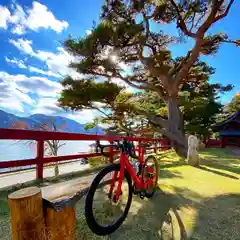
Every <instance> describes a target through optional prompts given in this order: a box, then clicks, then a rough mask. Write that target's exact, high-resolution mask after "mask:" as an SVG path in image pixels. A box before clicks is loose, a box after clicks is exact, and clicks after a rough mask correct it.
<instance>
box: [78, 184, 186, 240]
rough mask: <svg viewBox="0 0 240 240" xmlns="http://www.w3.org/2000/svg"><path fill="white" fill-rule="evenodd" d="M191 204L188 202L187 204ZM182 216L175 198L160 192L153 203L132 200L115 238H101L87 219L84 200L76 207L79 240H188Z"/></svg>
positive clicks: (113, 235)
mask: <svg viewBox="0 0 240 240" xmlns="http://www.w3.org/2000/svg"><path fill="white" fill-rule="evenodd" d="M189 202H190V200H189V201H185V202H184V203H185V204H188V203H189ZM180 215H181V213H179V208H178V205H177V203H176V201H175V199H174V198H173V196H172V195H170V194H166V193H164V192H163V191H161V190H160V189H159V190H157V191H156V193H155V195H154V196H153V198H152V199H146V198H145V199H144V200H142V199H140V198H139V197H136V196H135V197H134V198H133V203H132V205H131V208H130V211H129V213H128V216H127V218H126V219H125V221H124V223H123V225H122V226H121V227H120V228H119V229H118V230H117V231H115V232H114V233H113V234H111V235H108V236H104V237H100V236H97V235H94V234H93V233H92V232H91V230H90V229H89V228H88V226H87V224H86V220H85V217H84V199H82V200H81V203H80V202H79V203H78V204H77V221H78V224H77V226H78V231H77V232H78V234H77V236H78V237H77V239H78V240H83V239H108V240H121V239H128V240H131V239H138V240H145V239H151V240H159V239H161V240H170V239H179V240H185V239H187V232H186V229H185V226H184V223H183V221H182V218H181V216H180Z"/></svg>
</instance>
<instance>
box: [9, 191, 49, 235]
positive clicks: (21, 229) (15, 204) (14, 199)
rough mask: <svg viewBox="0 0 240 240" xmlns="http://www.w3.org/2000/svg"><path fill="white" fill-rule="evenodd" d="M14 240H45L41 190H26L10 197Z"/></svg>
mask: <svg viewBox="0 0 240 240" xmlns="http://www.w3.org/2000/svg"><path fill="white" fill-rule="evenodd" d="M8 205H9V208H10V216H11V230H12V240H44V239H45V233H44V218H43V206H42V194H41V189H40V188H38V187H29V188H24V189H21V190H19V191H16V192H14V193H12V194H10V195H9V196H8Z"/></svg>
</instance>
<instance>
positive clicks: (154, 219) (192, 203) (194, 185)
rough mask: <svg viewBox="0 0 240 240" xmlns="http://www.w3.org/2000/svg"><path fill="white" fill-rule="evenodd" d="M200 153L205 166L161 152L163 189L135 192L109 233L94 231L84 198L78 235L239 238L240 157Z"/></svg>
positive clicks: (4, 228)
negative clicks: (125, 213) (123, 215)
mask: <svg viewBox="0 0 240 240" xmlns="http://www.w3.org/2000/svg"><path fill="white" fill-rule="evenodd" d="M201 158H202V161H201V167H200V168H194V167H191V166H188V165H187V164H186V163H185V162H184V161H183V160H181V159H179V158H178V157H177V156H176V155H175V153H173V152H171V151H170V152H167V153H163V154H160V155H158V160H159V163H160V174H159V182H158V183H159V189H158V190H157V192H156V194H155V195H154V197H153V198H152V199H144V200H141V199H139V198H138V197H134V200H133V203H132V206H131V210H130V212H129V215H128V217H127V219H126V220H125V222H124V224H123V225H122V227H121V228H120V229H119V230H117V231H116V232H114V233H113V234H112V235H110V236H106V237H98V236H95V235H93V234H92V233H91V231H90V230H89V229H88V227H87V225H86V222H85V219H84V215H83V210H84V199H82V200H81V201H80V202H79V203H78V204H77V221H78V229H77V234H78V237H77V239H79V240H80V239H114V240H117V239H136V240H137V239H138V240H141V239H164V240H167V239H169V240H170V239H195V240H196V239H199V240H204V239H209V240H214V239H219V240H222V239H225V240H228V239H231V240H235V239H236V240H237V239H239V236H240V232H239V223H240V183H239V177H240V176H239V173H240V172H239V167H240V157H234V156H232V154H231V151H230V150H228V149H224V150H222V149H204V150H201ZM0 239H1V240H5V239H6V240H7V239H10V237H9V212H8V207H7V197H6V194H2V195H0Z"/></svg>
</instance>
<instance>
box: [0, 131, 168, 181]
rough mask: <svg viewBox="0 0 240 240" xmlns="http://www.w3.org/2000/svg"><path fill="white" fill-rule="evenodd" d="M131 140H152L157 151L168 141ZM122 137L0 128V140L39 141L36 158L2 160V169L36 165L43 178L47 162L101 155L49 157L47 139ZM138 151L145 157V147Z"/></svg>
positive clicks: (0, 163) (39, 175)
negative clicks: (45, 148)
mask: <svg viewBox="0 0 240 240" xmlns="http://www.w3.org/2000/svg"><path fill="white" fill-rule="evenodd" d="M126 138H127V139H128V140H130V141H135V142H138V146H141V145H140V143H144V142H152V143H153V144H154V147H151V148H146V149H148V150H152V149H154V151H155V152H156V149H157V147H156V144H157V142H160V143H161V145H162V146H163V147H161V148H163V150H166V148H167V144H168V141H167V140H165V139H152V138H141V137H126ZM121 139H122V137H119V136H107V135H88V134H76V133H63V132H46V131H44V132H43V131H32V130H18V129H1V128H0V140H34V141H36V142H37V156H36V158H34V159H24V160H15V161H2V162H0V169H3V168H12V167H21V166H30V165H36V178H37V179H43V166H44V164H46V163H54V162H61V161H69V160H73V159H79V158H84V157H94V156H100V155H101V154H100V153H81V154H75V155H65V156H57V157H48V156H44V141H46V140H64V141H81V140H84V141H96V140H104V141H109V142H110V143H111V142H113V141H114V140H121ZM138 152H139V155H141V156H140V157H143V154H144V149H143V147H138ZM118 153H119V152H118V151H113V149H110V151H109V155H110V158H109V161H110V162H112V161H113V157H114V155H116V154H118Z"/></svg>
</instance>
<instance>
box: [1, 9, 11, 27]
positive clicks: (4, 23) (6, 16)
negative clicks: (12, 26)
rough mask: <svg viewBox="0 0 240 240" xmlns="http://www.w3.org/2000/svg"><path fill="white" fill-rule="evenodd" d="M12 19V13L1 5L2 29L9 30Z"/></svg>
mask: <svg viewBox="0 0 240 240" xmlns="http://www.w3.org/2000/svg"><path fill="white" fill-rule="evenodd" d="M9 18H10V11H9V10H8V9H7V8H6V7H3V6H1V5H0V28H4V29H7V23H8V20H9Z"/></svg>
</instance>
